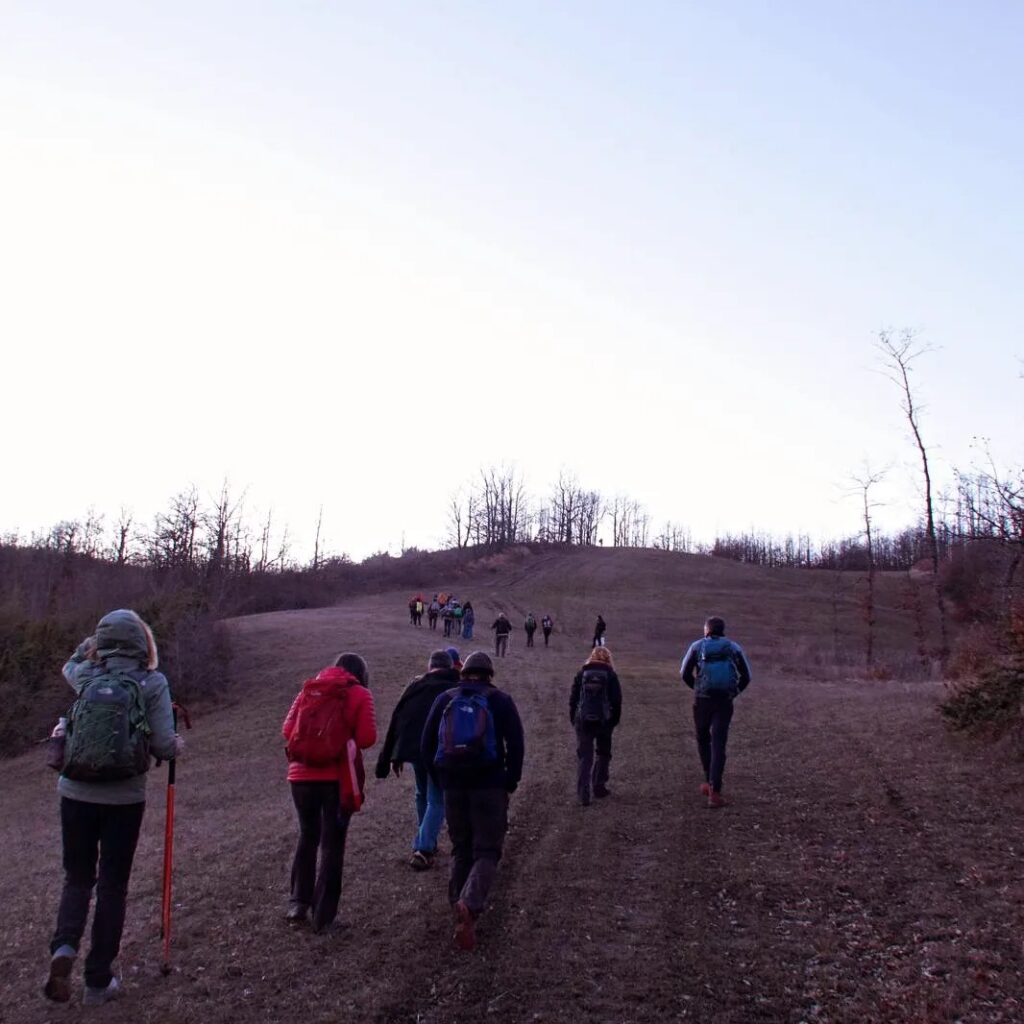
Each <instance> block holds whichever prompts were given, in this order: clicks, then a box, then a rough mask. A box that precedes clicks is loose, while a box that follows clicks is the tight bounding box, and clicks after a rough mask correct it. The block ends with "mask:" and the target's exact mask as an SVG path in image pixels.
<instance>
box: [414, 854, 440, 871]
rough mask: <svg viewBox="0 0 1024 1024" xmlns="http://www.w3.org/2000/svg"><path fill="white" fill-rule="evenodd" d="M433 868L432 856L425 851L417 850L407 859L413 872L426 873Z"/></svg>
mask: <svg viewBox="0 0 1024 1024" xmlns="http://www.w3.org/2000/svg"><path fill="white" fill-rule="evenodd" d="M433 866H434V855H433V854H432V853H427V851H426V850H417V851H416V852H415V853H414V854H413V855H412V856H411V857H410V858H409V867H411V868H412V869H413V871H427V870H429V869H430V868H432V867H433Z"/></svg>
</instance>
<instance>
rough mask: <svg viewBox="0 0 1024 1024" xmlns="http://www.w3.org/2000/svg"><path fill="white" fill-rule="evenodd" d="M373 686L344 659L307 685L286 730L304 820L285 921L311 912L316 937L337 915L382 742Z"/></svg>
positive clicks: (357, 664)
mask: <svg viewBox="0 0 1024 1024" xmlns="http://www.w3.org/2000/svg"><path fill="white" fill-rule="evenodd" d="M368 680H369V672H368V670H367V668H366V662H365V661H363V659H362V658H361V657H360V656H359V655H358V654H352V653H345V654H340V655H338V658H337V660H336V661H335V663H334V664H333V665H332V666H330V667H329V668H324V669H321V670H320V671H319V672H318V673H317V674H316V676H314V677H313V678H312V679H307V680H306V682H305V683H303V685H302V689H301V690H300V691H299V695H298V696H297V697H296V698H295V700H294V701H293V702H292V706H291V708H290V709H289V711H288V715H287V717H286V718H285V720H284V725H283V726H282V727H281V733H282V735H283V736H284V739H285V753H286V755H287V757H288V781H289V782H290V783H291V788H292V800H293V802H294V803H295V810H296V811H297V813H298V816H299V842H298V846H297V847H296V849H295V857H294V859H293V860H292V880H291V901H290V903H289V906H288V913H287V914H286V915H285V916H286V918H287V920H288V922H289V924H294V925H300V924H304V923H305V922H306V920H307V915H308V914H309V912H310V911H312V913H313V931H315V932H326V931H329V930H330V929H331V927H332V925H333V923H334V919H335V917H336V916H337V913H338V901H339V900H340V898H341V874H342V868H343V865H344V862H345V839H346V837H347V835H348V824H349V820H350V819H351V817H352V815H353V814H354V813H355V812H356V811H358V810H360V808H361V807H362V806H363V755H362V753H361V751H363V750H366V749H367V748H368V747H372V746H373V745H374V743H376V742H377V719H376V717H375V715H374V708H373V695H372V694H371V693H370V691H369V689H367V682H368ZM318 848H319V852H320V866H319V870H317V849H318Z"/></svg>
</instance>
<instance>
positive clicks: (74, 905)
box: [12, 609, 185, 1006]
mask: <svg viewBox="0 0 1024 1024" xmlns="http://www.w3.org/2000/svg"><path fill="white" fill-rule="evenodd" d="M158 661H159V659H158V657H157V649H156V643H155V641H154V640H153V633H152V632H151V630H150V628H149V626H147V625H146V623H145V622H143V621H142V619H140V618H139V616H138V615H136V614H135V612H133V611H128V610H127V609H120V610H118V611H115V612H111V613H110V614H109V615H104V616H103V618H102V619H100V621H99V624H98V625H97V626H96V633H95V635H94V636H91V637H89V638H88V639H86V640H83V641H82V643H80V644H79V645H78V649H77V650H76V651H75V653H74V654H73V655H72V656H71V660H70V661H69V662H68V663H67V664H66V665H65V666H64V678H65V679H66V680H67V682H68V684H69V685H70V686H71V688H72V689H73V690H74V691H75V694H76V695H77V698H78V699H77V700H76V702H75V704H74V706H73V707H72V709H71V711H70V713H69V715H68V719H69V721H68V725H67V730H66V733H65V747H64V764H63V769H62V771H61V776H60V779H59V781H58V782H57V792H58V794H59V795H60V824H61V838H62V840H63V845H64V890H63V892H62V893H61V898H60V908H59V909H58V911H57V927H56V929H55V930H54V933H53V938H52V940H51V941H50V954H51V955H50V975H49V977H48V978H47V980H46V985H45V987H44V989H43V992H44V994H45V995H46V997H47V998H48V999H52V1000H53V1001H54V1002H57V1003H66V1002H68V1000H69V999H70V998H71V970H72V968H73V967H74V964H75V957H77V956H78V947H79V945H80V944H81V941H82V935H83V933H84V932H85V920H86V917H87V916H88V914H89V903H90V902H91V900H92V891H93V888H95V889H96V911H95V913H94V914H93V920H92V942H91V945H90V948H89V955H88V956H87V957H86V959H85V996H84V998H83V1000H82V1002H83V1005H85V1006H102V1005H103V1004H104V1003H106V1002H108V1001H109V1000H111V999H116V998H117V997H118V996H119V995H120V994H121V979H120V978H118V976H117V975H116V974H114V973H113V970H112V964H113V962H114V960H115V959H116V958H117V954H118V951H119V950H120V948H121V932H122V931H123V929H124V915H125V905H126V902H127V896H128V879H129V877H130V875H131V873H132V861H133V860H134V859H135V845H136V843H137V841H138V838H139V831H140V829H141V827H142V816H143V813H144V812H145V810H146V773H147V772H148V771H149V764H150V755H153V756H155V757H158V758H161V759H163V760H170V759H171V758H172V757H178V756H180V755H181V753H182V751H183V750H184V747H185V744H184V740H182V739H181V737H179V736H177V735H175V732H174V725H173V722H174V716H173V712H172V710H171V695H170V690H169V689H168V686H167V680H166V679H165V678H164V676H163V675H162V674H161V673H160V672H157V671H155V670H156V667H157V664H158ZM111 714H115V715H117V716H118V720H119V721H120V722H121V723H122V726H123V728H120V729H115V731H114V733H113V741H112V742H111V733H110V732H109V723H110V717H109V716H110V715H111ZM104 730H106V732H105V731H104ZM97 863H98V865H99V872H98V874H97ZM12 923H13V922H12Z"/></svg>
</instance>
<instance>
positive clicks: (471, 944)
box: [453, 900, 476, 953]
mask: <svg viewBox="0 0 1024 1024" xmlns="http://www.w3.org/2000/svg"><path fill="white" fill-rule="evenodd" d="M453 938H454V939H455V945H456V946H458V947H459V949H464V950H466V952H467V953H468V952H471V951H472V950H474V949H476V924H475V922H474V921H473V912H472V911H471V910H470V909H469V907H467V906H466V904H465V903H464V902H463V901H462V900H459V901H458V903H456V904H455V935H454V936H453Z"/></svg>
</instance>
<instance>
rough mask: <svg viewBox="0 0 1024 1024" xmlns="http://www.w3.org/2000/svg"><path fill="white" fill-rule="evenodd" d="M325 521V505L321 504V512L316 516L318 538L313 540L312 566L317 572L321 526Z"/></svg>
mask: <svg viewBox="0 0 1024 1024" xmlns="http://www.w3.org/2000/svg"><path fill="white" fill-rule="evenodd" d="M323 523H324V507H323V505H321V506H320V513H319V515H317V517H316V539H315V540H314V541H313V563H312V565H311V566H310V568H311V569H312V570H313V572H316V571H317V570H318V569H319V568H320V528H321V527H322V526H323Z"/></svg>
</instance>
